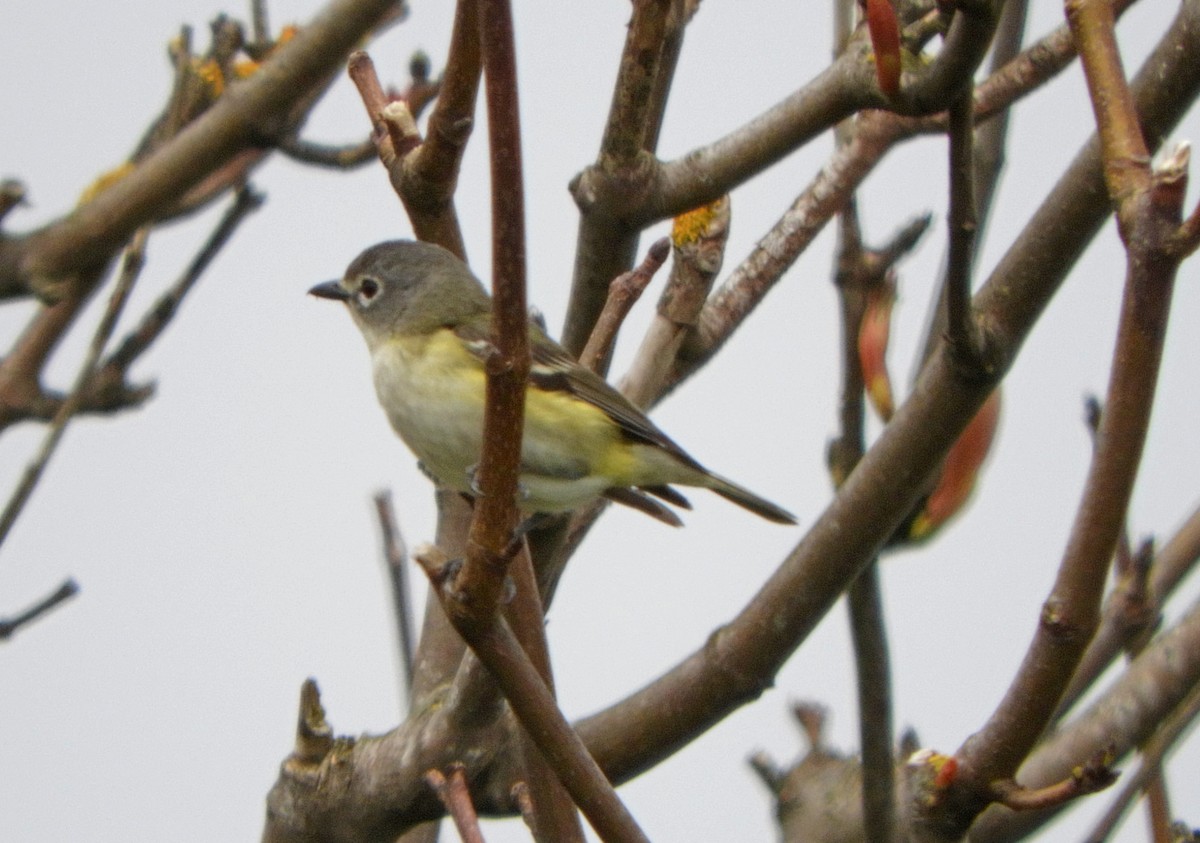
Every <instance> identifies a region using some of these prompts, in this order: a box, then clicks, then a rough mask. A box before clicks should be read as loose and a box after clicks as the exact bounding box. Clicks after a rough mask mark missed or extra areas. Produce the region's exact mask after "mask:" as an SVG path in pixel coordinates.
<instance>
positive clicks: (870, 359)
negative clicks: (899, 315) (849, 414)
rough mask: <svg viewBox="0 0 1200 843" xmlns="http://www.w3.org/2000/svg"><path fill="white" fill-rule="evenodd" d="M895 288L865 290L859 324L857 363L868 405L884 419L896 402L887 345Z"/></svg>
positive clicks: (890, 416)
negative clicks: (893, 395) (865, 296)
mask: <svg viewBox="0 0 1200 843" xmlns="http://www.w3.org/2000/svg"><path fill="white" fill-rule="evenodd" d="M895 301H896V288H895V286H894V285H893V284H891V283H885V284H881V285H880V286H878V287H874V288H872V290H871V291H870V292H869V293H867V306H866V309H865V310H864V312H863V318H862V323H861V324H860V325H859V326H858V365H859V366H860V367H861V368H862V376H863V387H864V388H865V389H866V391H867V398H869V399H870V401H871V406H872V407H874V408H875V412H876V413H878V414H879V418H881V419H883V420H884V421H885V422H886V421H889V420H890V419H891V418H892V413H893V412H894V411H895V403H894V401H893V398H892V379H891V376H890V375H888V368H887V348H888V339H889V337H890V335H891V324H892V305H893V304H894V303H895Z"/></svg>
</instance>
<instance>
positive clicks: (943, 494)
mask: <svg viewBox="0 0 1200 843" xmlns="http://www.w3.org/2000/svg"><path fill="white" fill-rule="evenodd" d="M999 419H1000V389H999V387H997V388H996V391H995V392H993V393H992V394H991V395H989V396H988V399H987V400H986V401H984V402H983V406H982V407H980V408H979V412H978V413H976V414H975V418H973V419H971V423H970V424H968V425H967V427H966V429H964V430H963V432H962V434H960V435H959V437H958V440H957V441H956V442H955V443H954V445H953V446H952V447H951V448H950V452H949V453H948V454H946V462H945V463H944V464H943V465H942V474H941V476H940V477H939V478H938V484H937V486H936V487H935V488H934V490H933V492H932V493H931V494H930V495H929V498H928V499H927V500H926V501H925V506H924V508H923V509H922V510H921V513H920V514H919V515H918V516H917V517H916V519H915V520H914V521H913V523H912V526H911V527H910V528H909V531H908V537H909V538H910V539H913V540H920V539H925V538H928V537H929V536H931V535H932V534H933V533H934V532H935V531H936V530H937V529H938V528H939V527H941V526H942V525H943V524H945V523H946V522H947V521H948V520H950V518H951V517H953V516H954V515H955V514H957V513H958V511H959V510H960V509H962V506H963V504H964V503H966V501H967V498H969V497H970V496H971V492H972V490H974V488H975V481H976V478H977V477H978V476H979V468H980V466H982V465H983V461H984V459H986V458H987V455H988V451H990V450H991V447H992V439H993V438H994V437H995V435H996V423H997V422H998V421H999Z"/></svg>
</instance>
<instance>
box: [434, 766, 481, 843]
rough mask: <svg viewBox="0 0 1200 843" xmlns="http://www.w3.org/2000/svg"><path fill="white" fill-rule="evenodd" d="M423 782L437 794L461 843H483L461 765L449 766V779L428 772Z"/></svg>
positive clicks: (437, 771)
mask: <svg viewBox="0 0 1200 843" xmlns="http://www.w3.org/2000/svg"><path fill="white" fill-rule="evenodd" d="M425 781H427V782H428V783H429V786H430V787H432V788H433V789H434V792H436V793H437V795H438V799H440V800H442V804H443V805H444V806H445V807H446V813H447V814H449V815H450V817H451V819H453V820H454V827H455V828H456V829H457V830H458V836H459V837H460V838H461V839H462V842H463V843H484V841H483V832H482V831H481V830H480V828H479V815H478V814H476V813H475V806H474V805H473V804H472V803H471V793H470V791H469V790H467V777H466V774H465V773H464V771H463V765H462V764H451V765H450V777H449V778H447V777H446V776H445V775H444V774H443V773H442V771H441V770H430V771H429V772H427V773H426V774H425Z"/></svg>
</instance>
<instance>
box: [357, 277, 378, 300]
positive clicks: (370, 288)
mask: <svg viewBox="0 0 1200 843" xmlns="http://www.w3.org/2000/svg"><path fill="white" fill-rule="evenodd" d="M378 295H379V282H378V281H376V280H375V279H374V278H364V279H363V280H362V283H361V284H359V285H358V300H359V302H361V303H362V304H368V303H369V302H371V300H372V299H374V298H375V297H376V296H378Z"/></svg>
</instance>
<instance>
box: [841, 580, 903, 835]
mask: <svg viewBox="0 0 1200 843" xmlns="http://www.w3.org/2000/svg"><path fill="white" fill-rule="evenodd" d="M847 605H848V606H849V609H850V632H851V635H852V638H853V641H854V665H855V670H856V678H857V683H858V728H859V736H860V740H861V741H862V771H863V792H862V805H863V822H864V825H865V827H866V828H868V829H870V839H871V840H872V841H873V843H874V841H878V842H879V843H890V841H892V840H895V839H896V798H895V788H896V761H895V759H894V758H893V757H892V742H893V734H892V677H891V660H890V657H889V654H888V641H887V626H886V623H885V622H884V618H883V595H882V593H881V591H880V584H879V562H878V560H876V561H874V562H872V563H871V564H870V565H868V566H867V568H866V570H864V571H863V572H862V573H861V574H859V575H858V576H857V577H856V578H855V580H854V582H853V583H851V585H850V589H849V591H848V592H847Z"/></svg>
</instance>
